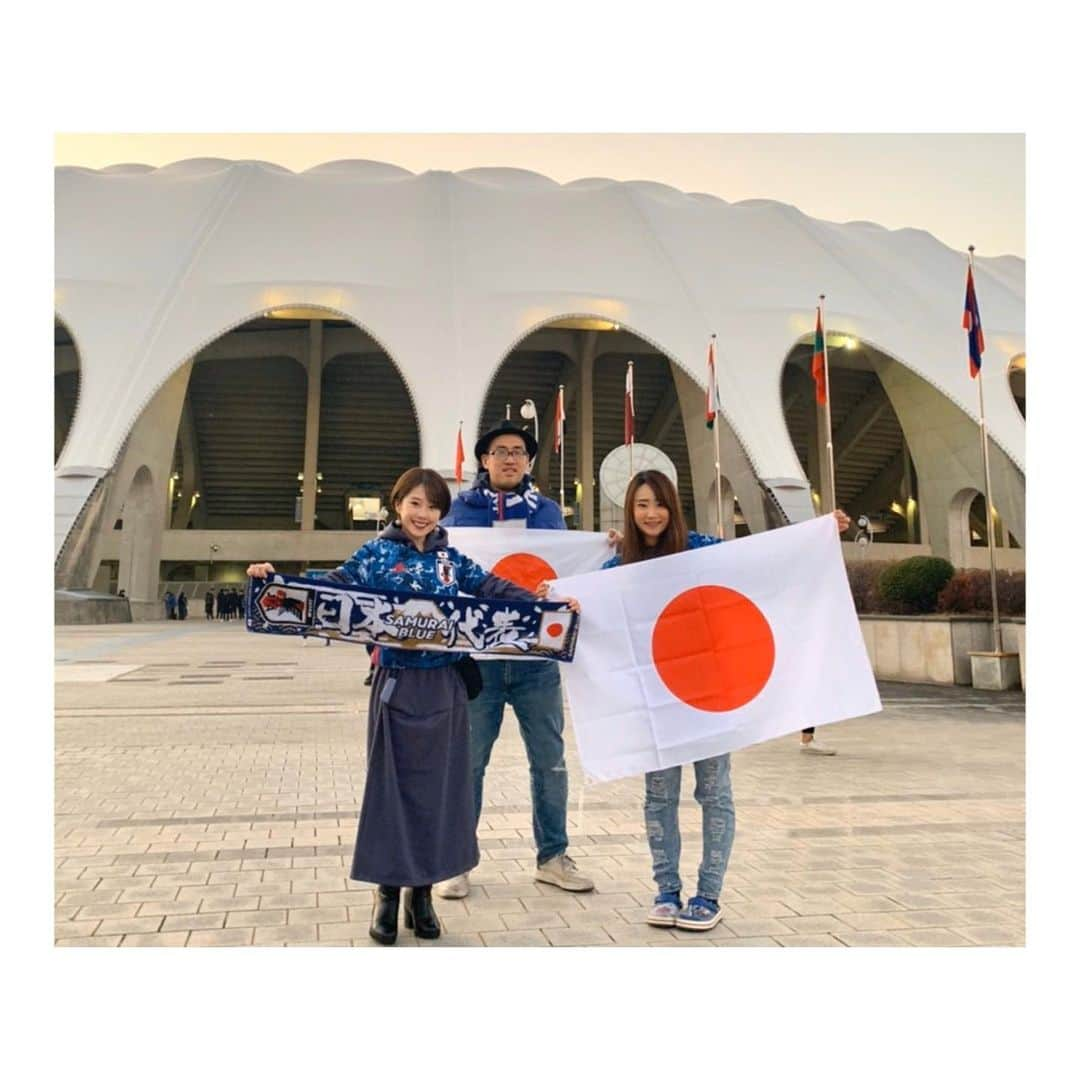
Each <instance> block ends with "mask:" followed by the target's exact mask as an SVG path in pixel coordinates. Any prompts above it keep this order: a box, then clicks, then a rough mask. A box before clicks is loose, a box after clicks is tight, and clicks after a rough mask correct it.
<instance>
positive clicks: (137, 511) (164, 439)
mask: <svg viewBox="0 0 1080 1080" xmlns="http://www.w3.org/2000/svg"><path fill="white" fill-rule="evenodd" d="M192 365H193V361H191V360H188V361H187V362H186V363H184V364H183V365H181V367H180V368H179V369H178V370H177V371H176V372H174V373H173V375H172V376H171V377H170V378H169V379H168V381H167V382H166V383H165V385H164V386H162V388H161V389H160V390H159V391H158V392H157V393H156V394H155V395H154V397H153V398H152V399H151V401H150V403H149V404H148V405H147V406H146V408H145V409H144V410H143V412H142V414H141V415H140V417H139V419H138V420H137V421H136V422H135V425H134V427H133V428H132V429H131V433H130V434H129V435H128V437H127V440H126V442H125V448H124V451H123V453H122V454H121V456H120V457H119V459H118V460H117V462H116V464H115V466H114V467H113V469H112V471H111V474H110V476H109V484H108V490H107V493H106V498H105V500H104V503H103V509H102V512H101V513H100V515H98V516H96V517H95V520H94V524H93V527H92V535H90V536H88V537H87V538H86V541H85V542H86V544H87V545H88V547H89V549H90V550H91V551H92V552H93V554H92V556H91V558H90V559H89V560H88V561H87V562H86V563H85V567H86V570H85V575H84V577H85V584H86V585H89V584H90V582H91V581H92V580H93V578H94V575H95V574H96V573H97V568H98V565H99V564H100V562H101V559H102V557H103V556H102V554H101V551H102V548H103V546H106V545H107V544H109V543H110V541H111V539H112V536H111V534H112V531H113V528H112V526H113V522H114V521H115V520H116V519H117V518H118V517H122V518H123V519H124V530H123V531H124V536H123V537H122V538H121V539H122V540H123V541H124V543H123V544H122V545H121V551H120V554H119V557H120V575H119V576H120V588H123V589H125V590H126V591H127V595H128V598H129V599H130V600H131V601H132V613H133V614H136V617H137V618H146V617H148V614H149V617H156V616H155V613H156V611H157V609H156V608H155V607H154V606H153V605H154V604H156V592H157V580H158V572H159V563H160V560H161V545H162V536H163V533H164V530H165V519H166V511H167V509H168V507H167V502H168V493H169V492H168V477H169V476H170V475H171V473H172V462H173V453H174V451H175V449H176V433H177V429H178V428H179V425H180V415H181V412H182V410H183V407H184V399H185V397H186V395H187V388H188V380H189V378H190V377H191V370H192ZM129 498H130V499H131V503H130V507H129V506H128V500H129ZM129 510H130V513H129ZM132 515H134V518H133V519H132V520H133V521H137V522H138V525H137V526H136V528H135V529H134V530H132V531H130V532H129V531H128V530H129V517H131V516H132ZM135 532H138V536H135ZM125 564H127V565H125ZM72 584H82V582H75V581H72ZM136 589H137V590H138V591H137V592H136V591H133V590H136ZM137 603H142V604H143V605H145V606H146V612H144V613H137V611H136V604H137ZM147 613H148V614H147Z"/></svg>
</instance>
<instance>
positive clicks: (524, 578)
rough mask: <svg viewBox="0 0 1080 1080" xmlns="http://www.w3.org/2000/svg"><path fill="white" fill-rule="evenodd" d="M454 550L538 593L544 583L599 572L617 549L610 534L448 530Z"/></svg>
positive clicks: (455, 528) (520, 530) (473, 529)
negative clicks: (536, 590) (613, 545)
mask: <svg viewBox="0 0 1080 1080" xmlns="http://www.w3.org/2000/svg"><path fill="white" fill-rule="evenodd" d="M446 531H447V533H448V534H449V542H450V545H451V547H456V548H457V549H458V551H460V552H461V553H462V554H463V555H468V557H469V558H470V559H472V560H473V562H476V563H479V564H480V565H481V566H482V567H483V568H484V569H485V570H488V571H490V572H491V573H493V574H498V575H499V577H504V578H508V579H509V580H510V581H513V582H514V583H515V584H517V585H520V586H521V587H522V588H525V589H533V590H535V589H536V587H537V585H539V584H540V582H541V581H554V580H555V579H556V578H558V577H570V576H571V575H572V574H587V573H589V571H591V570H599V569H600V567H601V566H602V565H603V564H604V562H605V561H606V560H607V559H610V558H611V556H612V554H613V553H614V550H613V549H612V548H611V547H610V546H609V545H608V542H607V535H606V534H605V533H598V532H572V531H570V530H563V529H524V528H523V529H485V528H479V529H477V528H465V527H458V526H454V527H452V528H449V529H447V530H446Z"/></svg>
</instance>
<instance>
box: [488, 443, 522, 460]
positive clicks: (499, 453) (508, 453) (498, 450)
mask: <svg viewBox="0 0 1080 1080" xmlns="http://www.w3.org/2000/svg"><path fill="white" fill-rule="evenodd" d="M488 453H489V454H490V455H491V456H492V457H493V458H494V459H495V460H496V461H506V459H507V458H509V459H510V460H511V461H524V460H525V458H526V456H527V453H526V451H525V450H522V449H521V448H520V447H515V448H514V449H513V450H507V448H506V447H505V446H496V447H495V449H494V450H489V451H488Z"/></svg>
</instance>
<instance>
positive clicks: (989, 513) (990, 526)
mask: <svg viewBox="0 0 1080 1080" xmlns="http://www.w3.org/2000/svg"><path fill="white" fill-rule="evenodd" d="M968 270H969V271H970V273H971V282H972V287H974V284H975V246H974V244H972V245H969V246H968ZM975 381H976V382H977V383H978V384H979V432H980V436H981V440H980V441H981V442H982V453H983V475H984V478H985V482H986V542H987V550H988V551H989V553H990V606H991V609H992V612H993V616H994V642H995V645H996V648H997V651H998V652H1004V651H1005V650H1004V648H1003V647H1002V643H1001V621H1000V620H999V618H998V595H997V566H996V563H995V560H994V497H993V495H992V494H991V492H990V439H989V436H988V435H987V432H986V410H985V408H984V406H983V385H982V365H981V364H980V365H979V373H978V375H977V376H976V377H975Z"/></svg>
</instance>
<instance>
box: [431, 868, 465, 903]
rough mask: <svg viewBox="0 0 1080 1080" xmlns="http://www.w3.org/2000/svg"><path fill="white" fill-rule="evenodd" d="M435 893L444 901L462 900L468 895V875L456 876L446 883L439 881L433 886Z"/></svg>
mask: <svg viewBox="0 0 1080 1080" xmlns="http://www.w3.org/2000/svg"><path fill="white" fill-rule="evenodd" d="M435 893H436V895H437V896H441V897H442V898H443V899H444V900H462V899H464V898H465V897H466V896H468V895H469V875H468V874H467V873H465V874H458V876H457V877H452V878H450V879H449V880H448V881H440V882H439V884H438V885H436V886H435Z"/></svg>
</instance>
